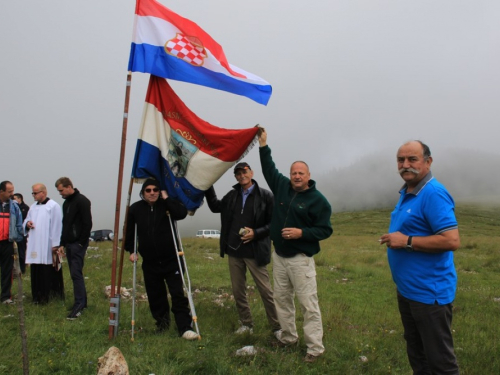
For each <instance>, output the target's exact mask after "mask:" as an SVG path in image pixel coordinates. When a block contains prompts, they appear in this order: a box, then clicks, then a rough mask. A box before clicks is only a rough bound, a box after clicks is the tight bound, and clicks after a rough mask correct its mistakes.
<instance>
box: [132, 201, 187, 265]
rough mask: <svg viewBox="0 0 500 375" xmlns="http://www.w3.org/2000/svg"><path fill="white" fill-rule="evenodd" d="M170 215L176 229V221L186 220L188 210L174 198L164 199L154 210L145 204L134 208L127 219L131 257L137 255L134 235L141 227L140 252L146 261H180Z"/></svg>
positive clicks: (139, 232)
mask: <svg viewBox="0 0 500 375" xmlns="http://www.w3.org/2000/svg"><path fill="white" fill-rule="evenodd" d="M167 211H169V213H170V216H171V218H172V225H174V226H175V225H176V223H175V222H174V221H175V220H182V219H184V218H185V217H186V215H187V209H186V207H184V205H183V204H182V203H180V202H178V201H176V200H175V199H173V198H167V199H162V198H161V197H160V198H158V200H157V201H156V202H155V204H154V205H152V206H150V205H149V204H148V203H147V202H146V201H144V200H140V201H138V202H135V203H134V204H133V205H131V206H130V208H129V211H128V218H127V233H126V238H125V250H127V251H128V252H129V253H133V252H134V240H135V236H134V233H135V225H136V224H137V237H138V241H139V248H138V252H139V254H141V256H142V258H143V259H144V260H145V261H168V260H173V259H176V258H177V255H176V254H175V243H174V236H173V235H172V230H171V228H170V220H169V218H168V215H167ZM174 228H175V227H174ZM179 250H180V249H179Z"/></svg>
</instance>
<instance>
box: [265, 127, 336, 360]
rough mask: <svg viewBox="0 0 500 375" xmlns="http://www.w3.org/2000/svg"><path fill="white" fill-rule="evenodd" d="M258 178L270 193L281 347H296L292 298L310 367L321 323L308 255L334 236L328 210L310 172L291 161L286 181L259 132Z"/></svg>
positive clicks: (319, 343)
mask: <svg viewBox="0 0 500 375" xmlns="http://www.w3.org/2000/svg"><path fill="white" fill-rule="evenodd" d="M259 145H260V148H259V153H260V162H261V165H262V173H263V174H264V177H265V178H266V181H267V184H268V185H269V187H270V188H271V191H272V192H273V194H274V200H275V204H274V210H273V218H272V221H271V240H272V241H273V244H274V249H275V252H274V255H273V277H274V302H275V304H276V310H277V311H278V318H279V321H280V324H281V328H282V329H283V333H282V335H281V337H280V338H279V340H280V341H279V343H278V344H282V345H291V344H295V343H297V342H298V338H299V337H298V334H297V327H296V324H295V305H294V294H295V295H296V296H297V299H298V301H299V303H300V307H301V311H302V313H303V315H304V325H303V329H304V341H305V343H306V346H307V354H306V356H305V358H304V361H305V362H314V361H316V359H317V358H318V357H319V356H320V355H322V354H323V352H324V351H325V347H324V345H323V324H322V320H321V311H320V309H319V303H318V291H317V284H316V265H315V263H314V259H313V255H315V254H317V253H318V252H319V251H320V246H319V241H321V240H324V239H326V238H328V237H330V236H331V234H332V233H333V229H332V224H331V222H330V216H331V215H332V208H331V206H330V204H329V203H328V201H327V200H326V198H325V197H324V196H323V194H321V193H320V192H319V191H318V190H317V189H316V183H315V182H314V181H313V180H311V174H310V172H309V167H308V166H307V164H306V163H305V162H303V161H296V162H294V163H292V165H291V167H290V177H286V176H284V175H283V174H281V173H280V172H279V171H278V169H277V168H276V165H275V164H274V162H273V159H272V157H271V149H270V148H269V146H268V145H267V133H266V131H265V130H264V129H263V128H261V129H260V130H259Z"/></svg>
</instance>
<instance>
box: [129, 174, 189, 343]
mask: <svg viewBox="0 0 500 375" xmlns="http://www.w3.org/2000/svg"><path fill="white" fill-rule="evenodd" d="M161 194H162V197H160V184H159V182H158V181H156V180H154V179H151V178H149V179H147V180H146V182H144V184H143V185H142V189H141V191H140V194H139V195H140V197H141V200H140V201H138V202H135V203H134V204H132V205H131V206H130V208H129V211H128V218H127V233H126V242H125V250H127V251H128V252H129V253H130V258H129V259H130V261H131V262H135V261H137V255H136V254H134V242H135V230H136V229H135V227H136V226H137V238H138V242H139V246H138V252H139V254H140V255H141V257H142V271H143V274H144V283H145V286H146V293H147V294H148V300H149V308H150V310H151V314H152V315H153V318H154V319H155V320H156V330H157V332H163V331H165V330H167V329H168V328H169V327H170V311H169V310H170V304H169V302H168V297H167V287H168V292H169V293H170V296H171V298H172V301H171V302H172V308H171V310H172V313H173V314H174V319H175V323H176V325H177V329H178V331H179V335H180V336H181V337H182V338H184V339H186V340H196V339H198V334H197V333H196V332H194V331H193V330H192V322H193V320H192V317H191V313H190V309H189V301H188V298H187V297H186V296H185V295H184V289H183V281H182V273H183V271H184V270H180V268H179V262H178V260H177V257H178V254H177V249H176V248H177V247H176V243H175V242H174V241H175V234H174V233H173V230H172V227H171V224H170V222H169V220H170V219H169V215H170V217H171V218H172V220H182V219H184V218H185V217H186V215H187V210H186V208H185V207H184V206H183V205H182V203H180V202H178V201H176V200H175V199H173V198H169V197H168V195H167V192H166V191H162V192H161Z"/></svg>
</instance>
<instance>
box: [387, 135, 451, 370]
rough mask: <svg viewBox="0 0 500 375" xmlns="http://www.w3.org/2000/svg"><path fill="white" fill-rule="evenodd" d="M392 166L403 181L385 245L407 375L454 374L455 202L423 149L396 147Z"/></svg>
mask: <svg viewBox="0 0 500 375" xmlns="http://www.w3.org/2000/svg"><path fill="white" fill-rule="evenodd" d="M397 163H398V169H399V173H400V175H401V177H402V178H403V180H404V181H405V184H404V186H403V188H402V189H401V190H400V192H399V193H400V194H401V197H400V199H399V202H398V203H397V205H396V208H395V209H394V211H393V212H392V214H391V224H390V227H389V233H388V234H384V235H383V236H382V237H380V243H381V244H385V245H386V246H387V256H388V259H389V266H390V268H391V272H392V277H393V280H394V282H395V283H396V286H397V298H398V306H399V312H400V314H401V321H402V323H403V327H404V337H405V340H406V348H407V354H408V359H409V361H410V365H411V367H412V369H413V374H415V375H423V374H429V375H430V374H458V373H459V371H458V365H457V359H456V356H455V352H454V350H453V337H452V334H451V320H452V302H453V300H454V299H455V291H456V286H457V274H456V271H455V266H454V263H453V251H455V250H456V249H458V247H459V246H460V236H459V233H458V224H457V220H456V218H455V212H454V209H455V203H454V201H453V198H452V197H451V195H450V194H449V193H448V192H447V191H446V188H445V187H444V186H443V185H442V184H441V183H439V182H438V181H437V180H436V179H435V178H434V177H433V176H432V173H431V171H430V168H431V164H432V157H431V152H430V150H429V147H428V146H427V145H425V144H424V143H422V142H420V141H411V142H408V143H405V144H404V145H402V146H401V147H400V148H399V150H398V154H397Z"/></svg>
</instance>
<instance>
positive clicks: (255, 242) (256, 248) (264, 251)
mask: <svg viewBox="0 0 500 375" xmlns="http://www.w3.org/2000/svg"><path fill="white" fill-rule="evenodd" d="M234 176H235V177H236V180H237V181H238V183H237V184H236V185H234V186H233V189H232V190H231V191H230V192H229V193H227V194H226V195H225V196H224V197H223V198H222V200H218V199H217V195H216V194H215V190H214V188H213V187H211V188H210V189H209V190H207V191H206V193H205V197H206V199H207V203H208V207H209V208H210V210H211V211H212V212H216V213H217V212H220V213H221V224H222V228H221V237H220V256H221V257H224V254H227V255H228V262H229V274H230V276H231V285H232V288H233V295H234V300H235V302H236V308H237V309H238V314H239V317H240V322H241V327H240V328H239V329H238V330H237V331H236V333H237V334H241V333H246V332H248V333H252V332H253V320H252V314H251V313H250V306H249V304H248V300H247V295H246V289H247V288H246V271H247V267H248V269H249V271H250V274H251V275H252V277H253V279H254V281H255V284H256V285H257V289H258V290H259V293H260V297H261V298H262V302H263V303H264V307H265V309H266V315H267V320H268V322H269V324H270V326H271V328H272V330H273V332H274V333H275V335H276V337H279V335H280V334H281V331H280V324H279V322H278V316H277V314H276V307H275V306H274V300H273V291H272V289H271V284H270V282H269V273H268V272H267V267H266V266H267V265H268V264H269V263H270V261H271V240H270V238H269V225H270V223H271V215H272V212H273V195H272V194H271V192H270V191H268V190H265V189H262V188H260V187H259V185H258V184H257V182H256V181H255V180H253V179H252V177H253V171H252V169H251V168H250V166H249V165H248V164H247V163H238V164H237V165H236V167H235V168H234Z"/></svg>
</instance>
